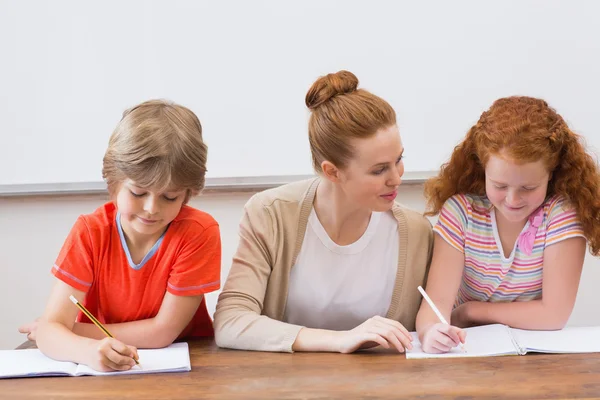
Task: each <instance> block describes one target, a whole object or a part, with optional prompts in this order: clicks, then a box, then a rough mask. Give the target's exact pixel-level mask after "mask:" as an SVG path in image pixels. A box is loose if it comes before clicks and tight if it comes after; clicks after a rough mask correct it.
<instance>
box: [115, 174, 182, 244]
mask: <svg viewBox="0 0 600 400" xmlns="http://www.w3.org/2000/svg"><path fill="white" fill-rule="evenodd" d="M185 197H186V191H185V190H173V191H166V192H163V193H157V192H155V191H152V190H149V189H144V188H141V187H139V186H136V184H135V182H133V181H131V180H126V181H125V182H123V184H121V187H120V188H119V191H118V192H117V196H116V203H117V208H118V210H119V212H120V213H121V226H122V227H123V230H124V232H125V234H126V235H127V236H128V237H129V239H130V240H133V241H136V240H146V239H148V240H158V238H159V237H160V235H162V234H163V232H164V231H165V229H166V228H167V226H168V225H169V224H170V223H171V221H173V219H175V217H176V216H177V214H179V211H180V210H181V206H182V205H183V203H184V201H185Z"/></svg>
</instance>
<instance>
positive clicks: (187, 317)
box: [73, 292, 204, 349]
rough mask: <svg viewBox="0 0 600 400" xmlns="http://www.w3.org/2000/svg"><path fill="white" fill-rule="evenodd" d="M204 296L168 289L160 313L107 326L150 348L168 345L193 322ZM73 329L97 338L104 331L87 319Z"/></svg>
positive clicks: (116, 334) (130, 342)
mask: <svg viewBox="0 0 600 400" xmlns="http://www.w3.org/2000/svg"><path fill="white" fill-rule="evenodd" d="M203 297H204V296H203V295H199V296H175V295H173V294H171V293H169V292H166V293H165V296H164V298H163V301H162V305H161V306H160V310H159V311H158V314H157V315H156V317H154V318H148V319H143V320H139V321H131V322H124V323H119V324H105V325H104V326H105V327H106V329H108V331H109V332H110V333H111V334H112V335H113V336H114V337H115V338H117V339H119V340H120V341H122V342H124V343H127V344H128V345H132V346H135V347H138V348H147V349H151V348H160V347H165V346H168V345H170V344H171V343H173V342H174V341H175V339H177V337H179V335H180V334H181V332H182V331H183V330H184V329H185V327H186V326H187V325H188V324H189V323H190V321H191V320H192V318H193V317H194V314H195V313H196V310H197V309H198V306H199V305H200V303H201V302H202V299H203ZM73 332H75V333H76V334H77V335H81V336H85V337H88V338H93V339H102V337H103V335H104V334H103V333H102V332H101V331H100V330H99V329H98V328H97V327H96V326H95V325H93V324H86V323H77V324H75V327H74V329H73Z"/></svg>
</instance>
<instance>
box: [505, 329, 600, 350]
mask: <svg viewBox="0 0 600 400" xmlns="http://www.w3.org/2000/svg"><path fill="white" fill-rule="evenodd" d="M512 333H513V336H514V338H515V340H516V341H517V343H518V344H519V346H520V347H521V348H522V349H523V350H524V351H529V352H537V353H600V326H590V327H569V328H564V329H562V330H559V331H527V330H522V329H512Z"/></svg>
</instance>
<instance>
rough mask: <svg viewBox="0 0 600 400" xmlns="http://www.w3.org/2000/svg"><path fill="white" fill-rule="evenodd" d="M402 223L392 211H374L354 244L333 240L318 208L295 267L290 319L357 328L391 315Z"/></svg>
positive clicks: (313, 325) (317, 325) (314, 325)
mask: <svg viewBox="0 0 600 400" xmlns="http://www.w3.org/2000/svg"><path fill="white" fill-rule="evenodd" d="M398 252H399V237H398V222H397V221H396V219H394V216H393V215H392V212H391V211H389V212H385V213H380V212H373V213H372V214H371V219H370V221H369V226H368V227H367V229H366V231H365V233H364V234H363V235H362V236H361V237H360V238H359V239H358V240H357V241H356V242H354V243H352V244H350V245H347V246H339V245H337V244H336V243H334V242H333V240H331V238H330V237H329V235H328V234H327V232H326V231H325V228H323V225H321V222H320V221H319V218H318V217H317V214H316V213H315V211H314V209H313V210H312V211H311V213H310V216H309V218H308V226H307V229H306V233H305V236H304V241H303V242H302V248H301V249H300V253H299V254H298V258H297V260H296V264H295V265H294V266H293V267H292V271H291V275H290V283H289V289H288V298H287V303H286V308H285V315H284V321H285V322H288V323H291V324H296V325H301V326H306V327H308V328H320V329H331V330H348V329H352V328H354V327H356V326H358V325H360V324H361V323H363V322H365V321H366V320H367V319H369V318H371V317H373V316H376V315H380V316H385V315H386V314H387V311H388V308H389V307H390V303H391V300H392V292H393V290H394V283H395V280H396V272H397V271H398Z"/></svg>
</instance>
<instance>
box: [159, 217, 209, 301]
mask: <svg viewBox="0 0 600 400" xmlns="http://www.w3.org/2000/svg"><path fill="white" fill-rule="evenodd" d="M185 237H186V239H187V242H186V243H185V245H184V246H183V248H182V250H181V252H180V253H179V254H178V256H177V260H176V261H175V263H174V265H173V267H172V269H171V274H170V276H169V282H168V285H167V290H168V292H169V293H171V294H173V295H176V296H198V295H201V294H204V293H208V292H212V291H214V290H218V289H219V288H220V287H221V234H220V231H219V225H217V224H216V223H215V224H214V225H211V226H209V227H208V228H206V229H204V230H203V231H201V230H200V229H198V230H196V229H190V230H188V231H187V232H186V233H185Z"/></svg>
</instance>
